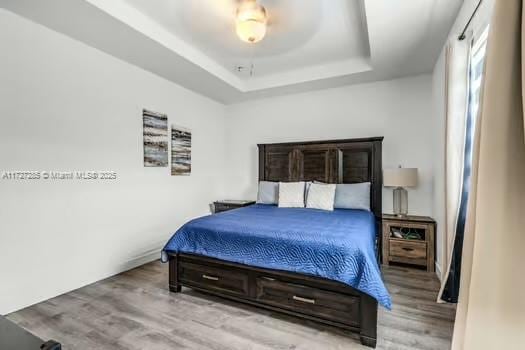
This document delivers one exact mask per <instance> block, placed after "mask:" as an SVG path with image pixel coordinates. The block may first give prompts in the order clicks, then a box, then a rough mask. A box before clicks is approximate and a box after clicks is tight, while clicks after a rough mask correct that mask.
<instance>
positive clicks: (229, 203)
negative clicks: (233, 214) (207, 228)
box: [213, 200, 255, 213]
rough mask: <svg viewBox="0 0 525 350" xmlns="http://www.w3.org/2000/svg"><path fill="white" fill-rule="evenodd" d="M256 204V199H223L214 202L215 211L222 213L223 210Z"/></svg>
mask: <svg viewBox="0 0 525 350" xmlns="http://www.w3.org/2000/svg"><path fill="white" fill-rule="evenodd" d="M252 204H255V201H247V200H223V201H216V202H213V207H214V212H215V213H220V212H223V211H228V210H232V209H237V208H242V207H247V206H249V205H252Z"/></svg>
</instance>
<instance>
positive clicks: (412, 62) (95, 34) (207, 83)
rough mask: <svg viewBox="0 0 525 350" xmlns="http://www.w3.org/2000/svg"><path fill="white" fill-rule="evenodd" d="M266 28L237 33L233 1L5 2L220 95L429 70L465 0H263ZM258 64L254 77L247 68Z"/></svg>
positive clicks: (230, 99)
mask: <svg viewBox="0 0 525 350" xmlns="http://www.w3.org/2000/svg"><path fill="white" fill-rule="evenodd" d="M259 2H260V3H261V4H262V5H263V6H265V7H266V9H267V11H268V14H269V27H268V34H267V36H266V37H265V39H264V40H263V41H261V42H260V43H257V44H255V45H249V44H247V43H244V42H242V41H241V40H239V39H238V37H237V36H236V34H235V27H234V19H235V10H236V6H237V5H236V4H237V1H236V0H199V1H195V0H155V1H151V0H112V1H107V0H46V1H38V2H34V1H32V0H0V5H1V6H2V7H5V8H6V9H8V10H10V11H13V12H15V13H18V14H20V15H22V16H24V17H27V18H29V19H31V20H33V21H36V22H38V23H41V24H43V25H45V26H48V27H50V28H51V29H54V30H56V31H59V32H62V33H64V34H66V35H68V36H70V37H73V38H75V39H77V40H80V41H83V42H85V43H86V44H88V45H90V46H93V47H96V48H98V49H100V50H103V51H105V52H107V53H109V54H111V55H113V56H116V57H118V58H121V59H123V60H126V61H128V62H130V63H132V64H135V65H137V66H139V67H141V68H144V69H146V70H149V71H151V72H153V73H155V74H158V75H160V76H163V77H165V78H167V79H169V80H171V81H174V82H176V83H178V84H180V85H182V86H185V87H187V88H189V89H192V90H194V91H196V92H199V93H201V94H204V95H207V96H209V97H210V98H212V99H215V100H217V101H220V102H223V103H234V102H239V101H243V100H246V99H250V98H255V97H260V96H271V95H277V94H283V93H293V92H301V91H308V90H312V89H319V88H330V87H336V86H341V85H346V84H353V83H360V82H366V81H375V80H384V79H390V78H396V77H401V76H408V75H414V74H420V73H426V72H429V71H431V70H432V68H433V66H434V64H435V61H436V59H437V57H438V55H439V53H440V51H441V48H442V46H443V44H444V41H445V38H446V36H447V34H448V32H449V30H450V27H451V25H452V23H453V21H454V19H455V17H456V15H457V12H458V10H459V7H460V5H461V3H462V1H461V0H404V1H384V0H330V1H326V0H287V1H279V0H259ZM252 63H253V66H254V69H253V75H250V74H248V70H247V69H245V70H243V71H241V72H239V71H238V69H237V67H238V66H242V67H249V66H250V65H251V64H252Z"/></svg>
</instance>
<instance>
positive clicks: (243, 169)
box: [226, 75, 433, 215]
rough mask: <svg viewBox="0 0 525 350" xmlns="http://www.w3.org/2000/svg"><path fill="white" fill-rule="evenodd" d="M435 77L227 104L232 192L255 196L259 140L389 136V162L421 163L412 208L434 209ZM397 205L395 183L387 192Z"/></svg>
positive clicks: (387, 207)
mask: <svg viewBox="0 0 525 350" xmlns="http://www.w3.org/2000/svg"><path fill="white" fill-rule="evenodd" d="M431 103H432V96H431V76H430V75H422V76H417V77H411V78H405V79H399V80H392V81H384V82H378V83H370V84H362V85H353V86H347V87H343V88H337V89H330V90H323V91H315V92H309V93H303V94H296V95H289V96H282V97H274V98H268V99H264V100H257V101H251V102H245V103H242V104H237V105H232V106H229V107H228V110H227V113H228V118H227V128H226V130H227V153H228V157H229V158H228V161H227V163H228V168H229V179H230V184H229V194H230V196H231V197H233V198H235V197H244V198H255V197H256V192H257V174H258V173H257V169H258V167H257V143H268V142H281V141H300V140H323V139H337V138H353V137H367V136H385V140H384V144H383V167H384V168H390V167H397V166H398V165H399V164H401V165H403V166H404V167H417V168H418V169H419V171H420V181H421V182H420V185H419V187H418V188H416V189H413V190H412V189H410V190H409V211H410V213H412V214H421V215H431V214H432V205H433V199H432V157H433V154H432V151H433V149H432V142H430V140H431V139H432V133H433V131H432V128H431V127H432V126H431V121H432V118H431V113H432V111H431ZM383 207H384V211H385V212H392V194H391V190H387V189H385V191H384V194H383Z"/></svg>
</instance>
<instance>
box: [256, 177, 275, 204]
mask: <svg viewBox="0 0 525 350" xmlns="http://www.w3.org/2000/svg"><path fill="white" fill-rule="evenodd" d="M278 197H279V183H278V182H270V181H259V191H258V192H257V203H259V204H277V202H278V199H277V198H278Z"/></svg>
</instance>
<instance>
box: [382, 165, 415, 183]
mask: <svg viewBox="0 0 525 350" xmlns="http://www.w3.org/2000/svg"><path fill="white" fill-rule="evenodd" d="M383 185H384V186H385V187H415V186H417V168H396V169H385V170H383Z"/></svg>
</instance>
